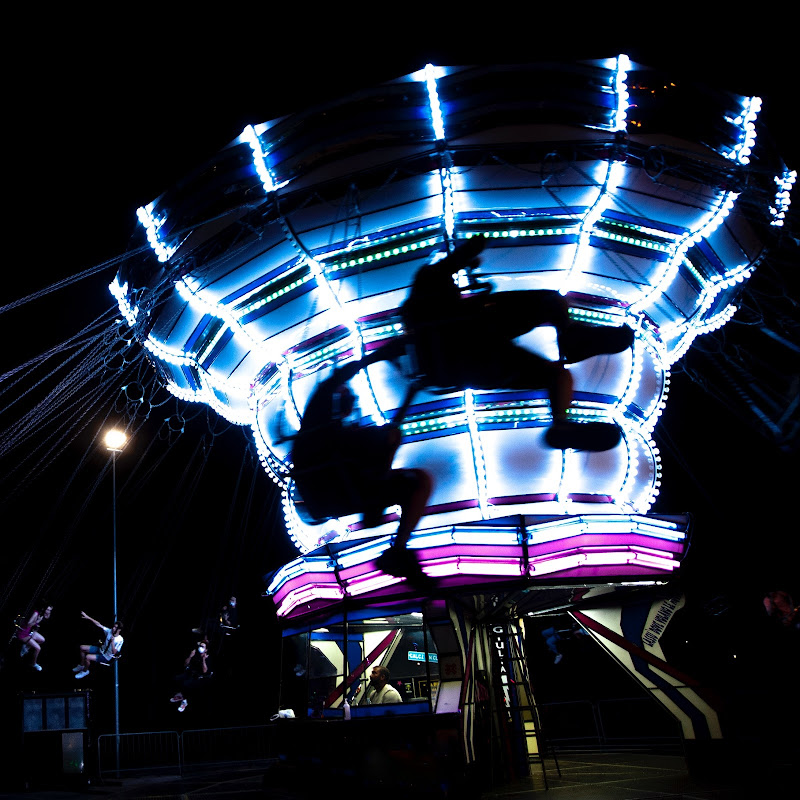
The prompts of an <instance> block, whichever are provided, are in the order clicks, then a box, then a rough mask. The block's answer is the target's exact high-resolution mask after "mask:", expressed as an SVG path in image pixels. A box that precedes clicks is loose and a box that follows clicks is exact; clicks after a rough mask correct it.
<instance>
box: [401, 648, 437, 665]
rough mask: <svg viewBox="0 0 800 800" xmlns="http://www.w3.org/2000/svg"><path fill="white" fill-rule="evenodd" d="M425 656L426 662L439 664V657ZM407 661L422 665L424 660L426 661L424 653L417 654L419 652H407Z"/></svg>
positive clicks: (434, 655)
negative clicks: (417, 662)
mask: <svg viewBox="0 0 800 800" xmlns="http://www.w3.org/2000/svg"><path fill="white" fill-rule="evenodd" d="M427 655H428V658H427V660H428V661H430V662H431V663H432V664H438V663H439V656H438V655H437V654H436V653H428V654H427ZM408 660H409V661H421V662H423V663H424V662H425V660H426V659H425V653H419V652H417V651H415V650H409V651H408Z"/></svg>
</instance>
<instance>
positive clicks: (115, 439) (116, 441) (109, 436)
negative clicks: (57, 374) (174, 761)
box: [105, 429, 128, 776]
mask: <svg viewBox="0 0 800 800" xmlns="http://www.w3.org/2000/svg"><path fill="white" fill-rule="evenodd" d="M127 441H128V437H127V436H126V435H125V433H124V432H123V431H119V430H116V429H112V430H110V431H107V432H106V435H105V443H106V448H107V449H108V450H110V451H111V487H112V501H111V529H112V553H113V570H112V572H113V578H114V623H116V622H117V453H121V452H122V448H123V447H125V443H126V442H127ZM112 627H113V624H112ZM112 668H113V670H114V735H115V737H116V746H117V776H119V662H118V661H117V659H116V658H115V659H114V663H113V665H112Z"/></svg>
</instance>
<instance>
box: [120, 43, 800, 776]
mask: <svg viewBox="0 0 800 800" xmlns="http://www.w3.org/2000/svg"><path fill="white" fill-rule="evenodd" d="M760 106H761V101H760V100H759V98H758V97H740V96H737V95H733V94H731V93H727V92H722V91H719V92H717V91H712V90H710V89H708V88H705V87H702V88H701V87H698V86H695V85H691V84H681V83H678V84H676V83H673V82H671V81H670V80H669V79H668V78H667V77H665V76H664V75H662V74H660V73H658V72H657V71H655V70H652V69H650V68H648V67H646V66H642V65H640V64H636V63H632V62H631V61H629V59H628V58H627V57H626V56H624V55H620V56H618V57H614V58H609V59H605V60H597V61H584V62H574V63H566V62H565V63H547V64H536V63H534V64H530V65H513V66H502V65H500V66H461V67H438V66H433V65H430V64H429V65H427V66H426V67H424V68H423V69H421V70H420V71H419V72H416V73H413V74H410V75H405V76H403V77H400V78H397V79H396V80H393V81H389V82H387V83H383V84H381V85H378V86H374V87H370V88H365V89H363V90H362V91H360V92H357V93H356V94H353V95H351V96H349V97H346V98H342V99H340V100H337V101H331V102H329V103H326V104H324V105H322V106H318V107H315V108H311V109H306V110H303V111H300V112H297V113H294V114H290V115H287V116H285V117H282V118H279V119H275V120H271V121H269V122H265V123H262V124H256V125H248V126H247V127H246V128H245V129H244V131H243V132H242V134H241V135H240V136H239V137H238V138H237V139H235V140H234V141H232V142H231V143H230V144H229V145H227V146H226V147H224V148H223V149H222V150H220V151H219V152H218V153H217V154H216V155H215V156H214V157H213V158H212V159H211V160H210V161H208V162H207V163H206V164H203V165H201V166H200V167H199V168H198V169H197V170H195V172H193V173H192V174H190V175H188V176H187V177H186V178H185V179H184V180H182V181H180V182H179V183H178V184H177V185H175V186H173V187H172V188H170V189H169V190H167V191H166V192H164V194H162V195H161V196H160V197H158V198H157V199H155V200H154V201H153V202H151V203H149V204H148V205H146V206H144V207H142V208H140V209H139V211H138V217H139V221H140V223H141V226H142V230H143V232H144V233H145V235H146V237H147V240H148V242H149V244H150V246H151V249H150V251H149V253H148V254H147V255H145V256H143V257H142V258H140V259H139V260H133V259H128V260H126V262H125V263H124V264H123V266H122V268H121V269H120V271H119V273H118V274H117V276H116V278H115V280H114V281H113V283H112V285H111V290H112V292H113V294H114V296H115V298H116V299H117V301H118V304H119V308H120V310H121V312H122V313H123V315H124V317H125V320H126V322H127V324H128V325H129V326H130V328H131V329H132V331H133V332H134V334H135V336H136V338H137V339H138V341H139V342H140V343H141V344H142V345H143V346H144V347H145V348H146V349H147V351H148V352H149V357H150V359H151V361H152V362H153V363H154V364H155V365H156V367H157V370H158V372H159V374H160V377H161V379H162V381H163V382H164V383H165V385H166V386H167V387H168V388H169V390H170V391H171V392H172V393H173V394H175V395H176V396H177V397H179V398H182V399H184V400H187V401H191V402H196V403H204V404H206V405H208V406H209V407H210V408H211V409H213V410H214V411H215V412H217V413H218V414H219V415H220V416H222V417H223V418H224V419H226V420H228V421H229V422H231V423H234V424H236V425H240V426H243V427H245V428H247V429H249V431H250V433H251V435H252V437H253V440H254V442H255V444H256V447H257V449H258V453H259V457H260V460H261V464H262V466H263V468H264V470H265V471H266V472H267V473H268V474H269V475H270V476H271V478H272V479H273V481H274V482H275V483H276V484H277V486H278V488H279V491H280V493H281V497H282V502H283V509H284V517H285V527H286V534H287V535H288V536H289V537H290V538H291V540H292V542H293V543H294V544H295V545H296V548H297V556H296V557H295V558H294V559H292V560H291V561H290V562H289V563H286V564H285V565H283V566H282V567H280V568H279V569H277V570H276V571H275V572H273V573H271V574H270V575H268V576H266V577H265V594H266V595H267V596H268V597H269V598H270V599H271V602H272V603H274V606H275V610H276V613H277V615H278V618H279V619H280V620H281V622H282V625H283V626H284V628H285V642H286V646H287V649H289V650H291V651H292V653H293V655H292V659H291V660H292V661H293V663H295V664H296V669H295V671H294V672H293V673H291V675H292V676H294V677H295V678H298V679H299V678H300V677H303V680H305V681H306V683H305V684H304V687H305V688H304V689H303V691H302V692H300V694H299V695H298V694H296V695H294V698H295V699H291V702H292V704H300V705H301V707H302V708H305V707H306V705H307V706H308V708H309V713H310V714H311V715H312V716H319V717H322V718H326V719H344V715H345V710H346V706H347V716H348V717H349V716H350V715H351V713H352V716H353V717H356V718H357V717H358V716H363V717H367V716H369V717H372V718H374V717H375V716H377V715H385V714H389V713H390V714H392V715H393V716H394V717H397V716H398V715H399V714H406V715H408V714H422V715H428V716H429V717H430V718H431V719H435V718H437V717H439V718H440V719H441V720H444V719H453V718H455V717H457V718H458V720H459V722H458V723H457V724H456V723H453V726H454V727H453V730H455V731H457V734H456V735H457V738H458V740H459V742H460V747H461V752H462V753H463V754H464V758H465V761H466V763H467V764H470V763H478V762H480V760H481V758H482V755H481V746H480V741H482V739H481V737H482V734H481V733H480V730H481V725H484V724H486V725H489V726H492V725H494V726H500V728H502V729H503V730H504V731H506V732H507V733H508V735H509V736H510V737H511V740H512V741H513V743H514V745H513V747H512V748H511V750H512V751H513V753H512V755H510V756H509V757H508V759H507V761H506V762H504V767H503V769H504V771H505V772H506V773H509V774H511V773H513V774H522V773H524V771H525V769H526V768H527V764H528V763H529V761H530V760H531V758H533V757H534V756H535V755H536V753H537V752H538V748H539V741H538V737H539V732H540V731H539V726H538V722H537V715H536V709H535V704H534V702H533V698H532V693H531V691H530V676H529V674H528V666H527V663H526V660H525V658H524V633H525V619H526V617H527V616H529V615H535V614H537V613H540V612H547V611H551V610H553V609H559V610H562V611H567V612H569V613H571V615H572V616H573V618H574V619H575V620H576V621H577V622H578V623H579V624H580V625H581V626H582V628H583V629H584V630H585V631H586V632H587V633H589V635H591V636H592V637H593V638H594V639H595V640H596V641H597V642H598V643H599V644H600V645H601V646H603V647H604V648H605V649H606V650H607V651H608V652H609V653H611V655H612V656H613V657H614V658H615V659H616V660H617V661H618V662H619V663H620V664H621V665H622V666H624V667H626V668H627V669H628V670H629V671H630V672H631V674H633V675H634V677H636V678H637V680H639V681H640V682H641V684H642V685H643V686H644V687H645V688H646V689H647V690H648V691H649V692H650V693H651V694H652V696H653V697H654V698H655V699H656V700H658V701H659V702H660V703H661V704H662V705H663V706H664V707H666V708H667V709H668V710H669V711H670V713H672V714H673V715H674V716H675V717H676V718H677V719H678V720H679V722H680V725H681V729H682V733H683V736H684V739H685V740H686V741H687V742H693V743H697V742H701V741H705V742H712V741H715V740H719V739H721V738H722V737H723V736H724V731H723V730H722V725H721V723H720V719H719V716H718V714H717V711H716V710H715V708H714V706H713V704H712V703H711V702H710V701H709V700H708V698H707V697H706V696H705V695H704V692H703V690H702V688H701V687H698V686H696V685H695V684H694V683H693V682H692V681H691V679H690V678H688V676H686V675H683V674H681V673H680V672H678V671H677V670H675V669H674V668H672V667H671V666H670V665H669V664H668V663H667V662H666V660H665V657H664V654H663V652H662V651H661V648H660V646H659V638H660V635H661V632H662V631H663V630H664V628H665V627H666V625H667V624H668V622H669V620H670V618H671V616H672V614H673V613H674V612H675V611H676V610H677V609H678V608H680V605H681V603H682V599H681V598H680V597H678V596H675V592H674V590H673V589H671V588H670V581H671V579H672V578H673V577H674V576H675V575H677V574H679V572H680V568H681V561H682V559H683V557H684V555H685V553H686V551H687V546H688V542H689V536H690V527H691V526H690V519H689V517H688V516H687V515H685V514H654V513H652V512H651V507H652V506H653V503H654V501H655V498H656V497H657V495H658V492H659V487H660V484H661V481H662V474H661V463H660V457H659V453H658V449H657V447H656V444H655V442H654V440H653V436H652V434H653V430H654V428H655V426H656V425H657V424H658V419H659V415H660V414H661V412H662V410H663V409H664V407H665V404H666V403H667V402H668V391H669V384H670V369H671V367H672V365H674V364H675V363H676V362H678V361H679V359H681V357H682V356H683V355H684V354H685V353H686V352H687V350H688V349H689V348H690V347H691V346H692V343H693V341H694V340H695V339H696V338H697V337H698V336H701V335H703V334H705V333H708V332H709V331H713V330H714V329H716V328H718V327H720V326H722V325H724V324H725V323H726V322H727V321H728V320H729V319H730V318H731V317H732V315H733V314H735V313H736V310H737V306H736V304H737V298H738V297H739V295H740V293H741V289H742V287H743V285H744V283H745V282H746V281H747V280H748V278H749V277H750V276H751V274H752V273H753V271H754V269H756V268H757V266H758V263H759V261H760V260H761V259H762V258H763V257H764V254H765V252H766V248H767V246H768V244H769V237H770V236H771V235H772V234H773V233H774V232H775V231H776V230H777V229H779V228H780V226H781V225H782V223H783V220H784V218H785V216H786V211H787V209H788V206H789V203H790V192H791V188H792V185H793V183H794V181H795V177H796V174H795V173H794V172H792V171H790V170H788V169H787V168H786V167H785V166H784V164H783V162H782V161H781V160H780V158H779V157H778V156H777V155H776V154H775V153H773V152H772V151H771V150H770V149H769V147H767V145H762V143H761V140H760V139H759V136H758V134H759V131H760V125H761V122H760V118H759V112H760ZM474 237H480V238H482V239H483V240H484V250H483V254H482V263H481V266H480V273H479V274H480V278H481V280H482V281H486V282H489V283H490V284H491V286H492V287H493V289H494V290H495V291H498V292H501V291H528V290H541V289H547V290H555V291H557V292H559V293H560V294H561V295H562V296H564V297H565V298H566V299H567V300H568V301H569V305H570V314H571V315H572V317H573V318H574V319H576V320H579V321H581V322H584V323H589V324H591V325H593V326H596V327H598V328H599V327H602V326H612V327H619V326H623V325H627V326H628V327H630V328H631V329H632V330H633V331H634V334H635V336H634V342H633V345H632V346H631V347H630V348H628V349H626V350H625V351H624V352H621V353H616V354H613V355H601V356H597V357H594V358H591V359H587V360H585V361H582V362H580V363H577V364H573V365H571V367H570V372H571V375H572V378H573V382H574V399H573V402H572V405H571V407H570V410H569V416H570V419H572V420H573V421H575V422H578V423H581V422H597V421H600V422H604V423H608V424H613V425H614V426H616V427H617V429H618V430H619V433H620V437H619V438H620V441H619V444H618V445H617V446H615V447H613V448H611V449H609V450H604V451H600V452H587V451H582V450H572V449H565V450H559V449H553V448H551V447H549V446H548V444H547V443H546V441H545V435H546V431H547V429H548V427H549V425H550V424H551V421H552V415H551V409H550V404H549V401H548V397H547V394H546V393H545V392H544V391H543V390H541V389H538V388H535V389H504V388H502V387H499V386H498V387H496V388H493V389H486V388H483V389H475V388H474V387H457V388H455V389H454V388H453V387H448V386H440V387H436V386H428V387H427V388H423V389H421V390H420V391H419V392H418V393H417V394H416V396H415V397H414V400H413V402H412V404H411V406H410V408H409V409H408V412H407V414H406V416H405V419H404V422H403V424H402V428H401V430H402V433H403V443H402V445H401V447H400V449H399V450H398V452H397V457H396V460H395V466H396V467H408V468H412V467H414V468H421V469H424V470H426V471H427V472H428V473H429V474H431V475H432V476H433V493H432V495H431V498H430V501H429V505H428V506H427V508H426V513H425V516H424V517H423V519H422V521H421V523H420V525H419V526H418V527H417V529H416V530H415V531H414V533H413V534H412V537H411V540H410V543H409V548H410V549H411V550H412V551H413V552H414V553H415V555H416V556H417V558H418V560H419V563H420V565H421V567H422V569H423V570H424V572H425V573H426V575H427V576H428V577H429V578H430V579H432V581H433V585H434V586H435V589H434V591H433V593H432V596H430V595H428V596H426V595H424V594H423V593H421V592H420V591H419V590H418V588H417V587H415V585H414V584H413V582H411V581H408V580H406V579H404V578H402V577H398V576H395V575H390V574H387V573H384V572H382V571H381V570H380V569H379V568H378V567H377V566H376V563H375V562H376V559H377V558H378V557H379V556H380V555H381V554H382V553H383V552H384V551H385V550H386V549H387V548H388V547H389V546H390V544H391V540H392V535H393V532H394V529H395V527H396V524H397V518H398V517H397V513H396V510H395V509H392V508H389V509H387V510H386V511H385V513H384V516H383V518H382V519H381V521H380V524H378V525H377V526H374V527H369V528H365V527H364V526H363V524H362V522H361V519H360V516H359V515H352V516H346V517H342V518H336V519H322V520H320V519H312V518H309V516H308V514H307V513H305V512H304V509H303V504H302V502H301V498H299V496H298V493H297V491H296V488H295V486H294V482H293V479H292V463H291V435H292V434H293V433H295V432H296V431H297V430H298V429H299V425H300V419H301V417H302V414H303V410H304V408H305V405H306V402H307V400H308V398H309V397H310V395H311V393H312V392H313V390H314V388H315V386H317V385H318V384H319V382H320V381H321V380H323V379H324V378H325V377H327V375H328V374H329V373H330V371H331V369H332V368H333V367H335V366H341V365H342V364H344V363H348V362H350V361H353V360H356V359H360V358H362V357H364V356H366V355H368V354H370V353H372V352H374V351H375V350H376V349H377V348H379V347H381V346H383V345H386V344H387V343H389V342H391V341H393V340H394V339H396V338H397V337H400V336H402V335H403V333H404V330H403V322H402V319H401V314H400V311H399V309H400V307H401V305H402V304H403V302H404V300H405V299H406V297H407V295H408V292H409V290H410V287H411V285H412V281H413V278H414V275H415V274H416V272H417V271H418V269H419V268H420V267H421V266H422V265H424V264H427V263H429V262H431V260H432V259H435V258H438V257H441V255H443V254H445V253H447V252H449V251H451V250H453V248H454V247H456V246H457V245H458V244H459V243H460V242H463V241H464V240H469V239H471V238H474ZM518 343H519V344H520V345H521V346H522V347H525V348H527V349H530V350H531V351H533V352H536V353H538V354H539V355H541V356H542V357H544V358H546V359H548V360H558V357H559V356H558V350H557V346H556V339H555V334H554V331H553V329H552V328H547V327H540V328H536V329H534V330H533V331H531V332H530V333H529V334H526V335H525V336H523V337H521V338H520V339H519V342H518ZM414 377H415V365H414V362H413V359H412V358H410V357H407V358H401V359H400V360H398V361H395V362H388V361H379V362H377V363H374V364H372V365H371V366H369V367H368V368H365V369H363V370H361V371H360V372H359V373H358V374H357V376H356V377H355V378H354V379H353V381H352V383H351V385H352V388H353V390H354V393H355V396H356V399H357V412H356V416H357V417H358V418H359V422H360V424H362V425H366V426H381V425H385V424H387V422H388V421H389V420H390V419H391V416H392V413H393V411H395V410H396V409H397V408H398V406H399V405H400V404H401V402H402V398H403V397H404V394H405V391H406V388H407V387H408V385H409V383H410V382H411V381H413V380H414ZM668 478H669V476H664V479H667V480H668ZM315 659H316V666H314V663H312V662H314V660H315ZM321 663H324V664H325V668H324V669H322V668H321V667H320V666H319V664H321ZM375 664H384V665H387V664H388V665H389V666H390V671H391V673H392V674H393V675H396V676H397V677H398V683H399V684H402V686H401V688H402V689H403V690H404V700H405V702H404V703H403V708H402V710H399V709H398V708H397V707H388V706H385V707H381V706H372V707H363V708H362V707H359V706H358V705H357V701H358V698H359V693H360V692H361V691H362V689H363V685H364V682H365V681H366V678H367V673H368V669H367V666H368V665H375ZM289 680H290V679H287V681H289ZM484 680H485V681H486V682H487V684H488V686H489V693H490V695H491V696H492V697H493V698H496V708H497V709H499V711H498V713H497V714H495V715H494V717H493V720H494V721H493V722H492V721H490V722H485V720H482V719H481V716H480V714H479V713H477V706H478V705H479V700H478V698H479V697H480V696H481V686H482V681H484ZM289 695H291V691H290V690H289V689H288V688H287V690H286V701H287V702H288V701H289V700H290V698H289ZM298 697H299V698H300V699H297V698H298ZM350 705H352V706H353V708H352V712H351V711H350V709H349V706H350ZM295 711H296V712H297V711H298V709H295ZM298 716H304V714H298ZM498 720H499V721H498ZM492 730H497V728H496V727H495V728H493V729H492Z"/></svg>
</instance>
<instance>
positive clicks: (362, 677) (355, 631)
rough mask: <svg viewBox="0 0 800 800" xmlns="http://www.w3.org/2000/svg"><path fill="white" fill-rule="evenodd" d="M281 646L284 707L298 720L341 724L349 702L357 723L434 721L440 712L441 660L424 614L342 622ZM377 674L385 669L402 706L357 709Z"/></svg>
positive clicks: (289, 634) (294, 634)
mask: <svg viewBox="0 0 800 800" xmlns="http://www.w3.org/2000/svg"><path fill="white" fill-rule="evenodd" d="M283 642H284V646H283V659H282V661H283V667H282V680H281V698H280V704H281V707H282V708H292V710H293V711H294V713H295V716H297V717H300V716H307V717H311V718H318V719H322V718H327V719H329V718H336V717H339V718H341V717H342V715H343V709H344V700H345V697H346V698H347V701H348V703H349V704H350V707H351V716H352V717H354V718H358V717H365V716H383V715H389V714H418V713H431V712H432V711H433V709H434V708H435V706H436V695H437V691H438V688H439V660H438V656H437V653H436V649H435V647H434V644H433V640H432V638H431V636H430V635H429V633H428V630H427V628H426V626H425V624H424V619H423V615H422V613H421V611H419V610H414V609H411V610H409V609H404V610H403V611H402V613H396V612H395V613H391V614H390V613H386V614H385V616H376V609H374V608H372V609H369V610H364V611H361V612H358V613H354V612H351V613H349V614H347V615H342V614H340V615H338V616H337V617H336V618H334V619H332V620H329V621H328V622H327V624H325V625H320V626H319V627H316V628H312V629H310V630H308V629H307V630H303V631H298V630H296V629H295V630H294V631H286V632H285V633H284V640H283ZM376 666H381V667H385V668H386V669H388V671H389V683H390V684H391V686H393V687H394V688H395V689H396V690H397V691H398V693H399V694H400V697H401V698H402V702H401V703H389V704H375V705H361V704H360V703H361V701H362V700H363V698H364V697H365V695H366V691H367V688H368V687H369V680H370V673H371V672H372V668H373V667H376Z"/></svg>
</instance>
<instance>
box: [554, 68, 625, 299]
mask: <svg viewBox="0 0 800 800" xmlns="http://www.w3.org/2000/svg"><path fill="white" fill-rule="evenodd" d="M629 67H630V60H629V59H628V56H626V55H620V56H619V57H618V58H617V64H616V71H615V73H614V78H613V87H614V94H615V95H616V109H615V112H614V122H613V125H612V130H614V131H622V132H624V131H625V130H626V125H627V110H628V98H629V95H628V87H627V83H626V81H627V78H628V73H627V70H628V68H629ZM624 174H625V162H624V161H614V160H612V161H609V162H608V163H607V166H606V176H605V179H604V181H603V186H602V188H601V189H600V193H599V194H598V196H597V199H596V200H595V202H594V203H593V204H592V206H591V207H590V208H589V209H588V210H587V211H586V213H585V214H584V216H583V219H582V221H581V225H580V229H579V232H578V244H577V246H576V247H575V252H574V254H573V257H572V264H571V265H570V268H569V269H568V270H567V272H566V274H565V276H564V280H563V283H562V286H561V289H559V292H560V293H561V294H562V295H564V294H567V293H568V292H570V291H571V290H572V289H573V288H574V281H575V278H576V276H577V275H578V274H580V273H581V272H582V271H583V265H584V262H585V257H586V254H587V253H588V252H589V240H590V237H591V235H592V233H593V232H594V229H595V226H596V225H597V222H598V220H599V219H600V217H601V216H602V214H603V212H604V211H605V209H606V208H607V207H608V205H609V203H610V201H611V198H612V196H613V194H614V192H615V191H616V189H617V187H618V186H619V184H620V183H621V181H622V178H623V176H624Z"/></svg>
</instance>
